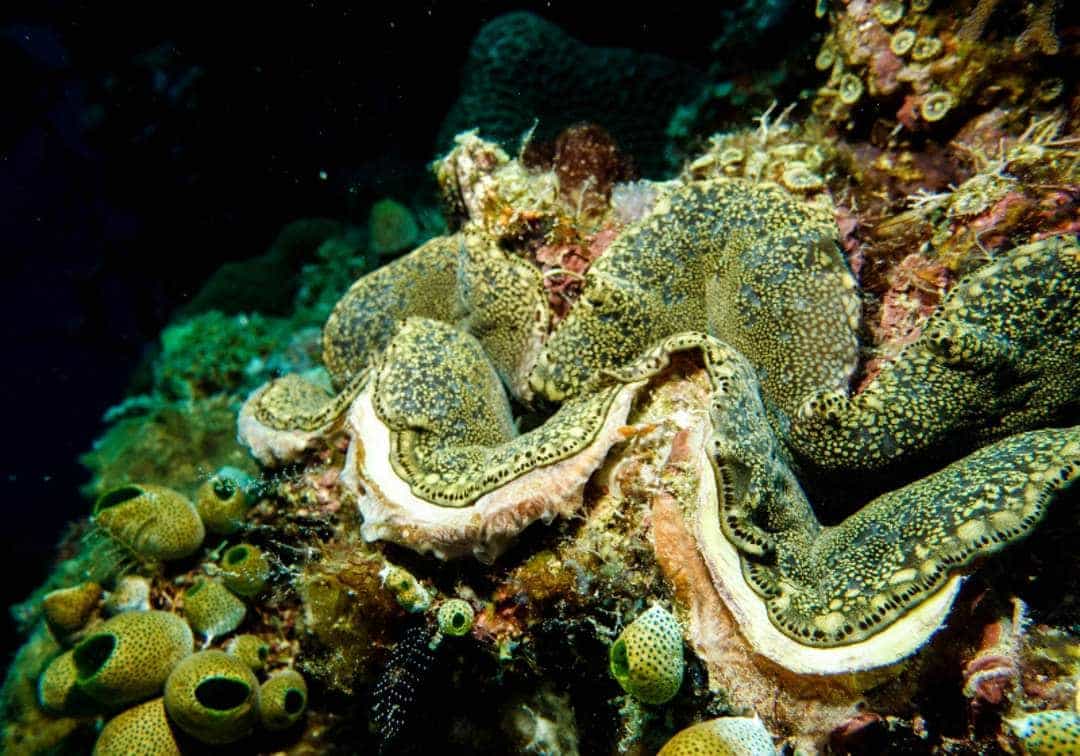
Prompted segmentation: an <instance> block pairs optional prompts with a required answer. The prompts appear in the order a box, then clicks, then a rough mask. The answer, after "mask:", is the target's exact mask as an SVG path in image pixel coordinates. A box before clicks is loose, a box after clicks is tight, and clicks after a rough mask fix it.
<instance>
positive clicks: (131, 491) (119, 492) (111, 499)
mask: <svg viewBox="0 0 1080 756" xmlns="http://www.w3.org/2000/svg"><path fill="white" fill-rule="evenodd" d="M142 493H143V491H142V489H141V488H139V487H137V486H121V487H120V488H114V489H113V490H111V491H106V492H105V493H103V494H102V495H101V496H99V497H98V500H97V503H95V504H94V514H97V513H98V512H100V511H101V510H103V509H108V508H109V507H115V506H116V505H117V504H123V503H124V502H125V501H130V500H131V499H134V498H135V497H137V496H142Z"/></svg>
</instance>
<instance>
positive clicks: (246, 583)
mask: <svg viewBox="0 0 1080 756" xmlns="http://www.w3.org/2000/svg"><path fill="white" fill-rule="evenodd" d="M221 575H222V579H223V580H224V581H225V587H226V588H228V589H229V590H230V591H232V592H233V593H235V594H236V595H238V596H243V597H245V598H251V597H252V596H256V595H258V594H259V593H260V592H262V589H263V588H265V587H266V581H267V580H269V579H270V562H268V561H267V560H266V555H265V554H263V553H262V549H260V548H259V547H258V546H252V545H251V544H250V543H241V544H238V545H236V546H233V547H232V548H231V549H229V550H228V551H226V552H225V554H224V555H223V556H222V557H221Z"/></svg>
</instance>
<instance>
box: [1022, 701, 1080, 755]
mask: <svg viewBox="0 0 1080 756" xmlns="http://www.w3.org/2000/svg"><path fill="white" fill-rule="evenodd" d="M1005 721H1006V722H1007V723H1008V725H1009V727H1011V728H1012V730H1013V732H1015V733H1016V737H1017V738H1019V739H1020V742H1021V743H1023V744H1024V750H1025V751H1027V753H1029V754H1031V756H1076V755H1077V754H1080V714H1077V713H1076V712H1074V711H1063V710H1056V711H1037V712H1035V713H1034V714H1025V715H1024V716H1022V717H1015V718H1012V719H1006V720H1005Z"/></svg>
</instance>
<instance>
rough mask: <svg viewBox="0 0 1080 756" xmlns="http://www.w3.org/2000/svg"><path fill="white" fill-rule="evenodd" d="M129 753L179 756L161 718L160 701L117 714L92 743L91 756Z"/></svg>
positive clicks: (178, 750)
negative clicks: (92, 751) (92, 752)
mask: <svg viewBox="0 0 1080 756" xmlns="http://www.w3.org/2000/svg"><path fill="white" fill-rule="evenodd" d="M133 753H146V754H151V753H152V754H154V756H180V746H179V745H178V744H177V742H176V736H175V735H173V731H172V727H171V726H170V725H169V719H168V717H166V716H165V704H164V700H163V699H161V698H155V699H154V700H153V701H147V702H146V703H143V704H139V705H138V706H135V707H133V708H130V709H128V710H127V711H125V712H122V713H120V714H117V715H116V716H115V717H113V718H112V719H110V720H109V722H108V724H106V725H105V728H104V729H103V730H102V731H101V734H100V735H98V739H97V742H96V743H94V754H93V756H129V754H133Z"/></svg>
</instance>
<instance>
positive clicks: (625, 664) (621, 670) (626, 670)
mask: <svg viewBox="0 0 1080 756" xmlns="http://www.w3.org/2000/svg"><path fill="white" fill-rule="evenodd" d="M611 674H612V675H614V676H615V679H617V680H621V679H622V678H625V677H628V676H629V675H630V659H629V658H627V655H626V641H624V640H622V639H620V640H617V641H615V645H614V646H612V647H611Z"/></svg>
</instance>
